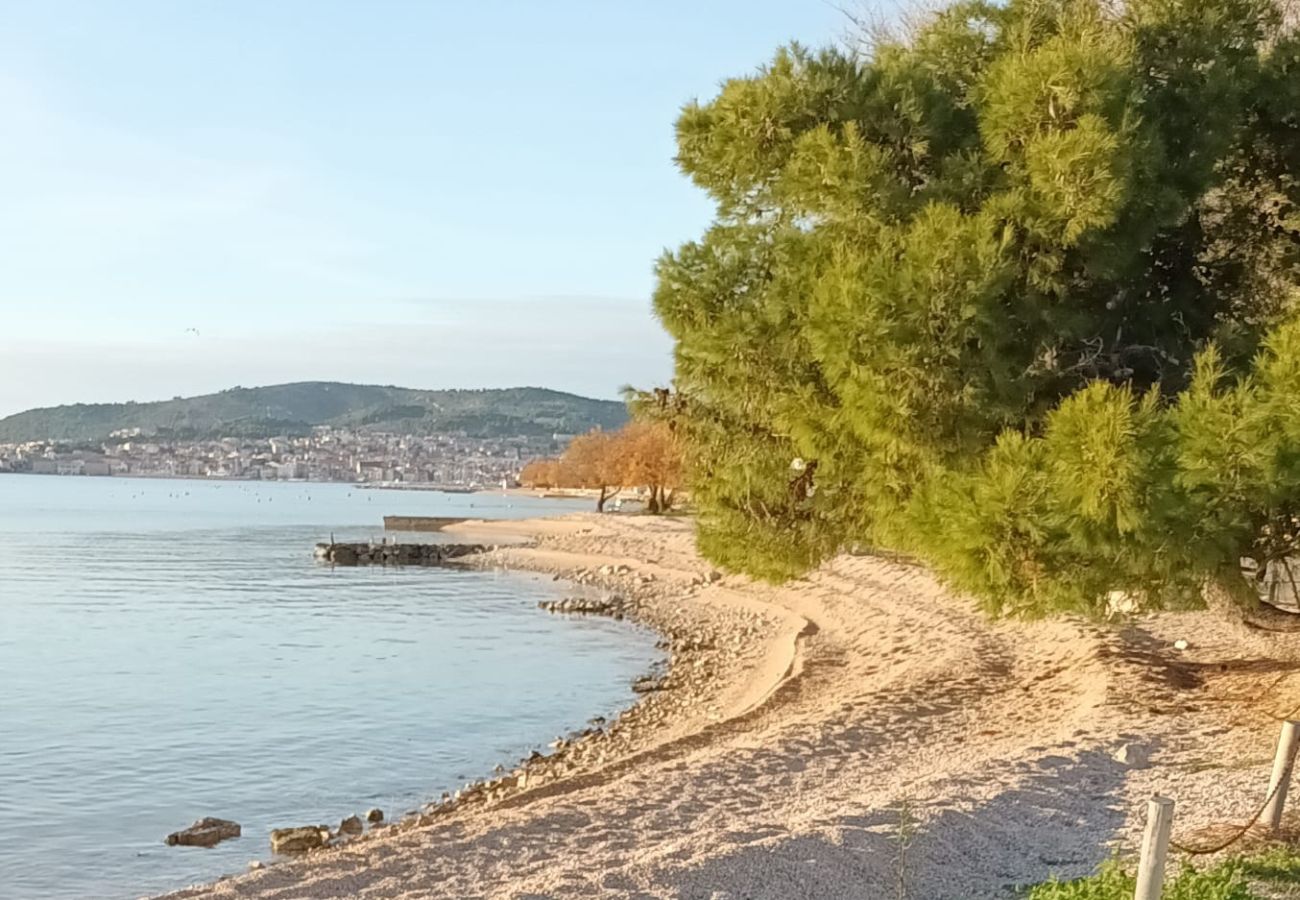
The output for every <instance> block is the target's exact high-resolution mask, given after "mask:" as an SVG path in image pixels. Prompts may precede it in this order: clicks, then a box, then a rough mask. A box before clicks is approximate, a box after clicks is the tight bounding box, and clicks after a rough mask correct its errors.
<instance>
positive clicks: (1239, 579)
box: [1202, 569, 1300, 632]
mask: <svg viewBox="0 0 1300 900" xmlns="http://www.w3.org/2000/svg"><path fill="white" fill-rule="evenodd" d="M1202 596H1203V597H1204V598H1205V606H1206V608H1207V609H1209V610H1210V612H1212V613H1215V614H1216V615H1218V616H1219V617H1221V618H1222V619H1223V620H1224V621H1225V622H1227V623H1229V624H1230V625H1232V626H1233V627H1236V628H1252V629H1255V630H1257V631H1277V632H1296V631H1300V616H1297V615H1295V614H1294V613H1289V612H1285V611H1283V610H1280V609H1278V608H1277V607H1276V606H1270V605H1268V604H1267V603H1261V602H1260V599H1259V594H1258V592H1257V591H1256V590H1255V587H1254V585H1252V584H1251V583H1250V582H1249V581H1247V580H1246V577H1245V576H1244V575H1242V573H1241V571H1240V570H1239V569H1237V570H1227V571H1224V572H1220V573H1219V574H1218V575H1217V576H1215V577H1213V578H1210V579H1208V580H1207V581H1206V582H1205V588H1204V592H1203V594H1202Z"/></svg>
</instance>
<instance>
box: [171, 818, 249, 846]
mask: <svg viewBox="0 0 1300 900" xmlns="http://www.w3.org/2000/svg"><path fill="white" fill-rule="evenodd" d="M240 833H241V831H240V828H239V823H238V822H231V821H230V820H229V819H214V818H212V817H211V816H205V817H204V818H202V819H199V820H198V821H197V822H195V823H194V824H193V825H191V826H190V827H189V828H186V829H183V830H181V831H173V832H172V833H171V834H169V835H167V846H169V847H175V846H178V845H179V846H182V847H215V846H216V845H217V844H219V843H220V842H221V841H224V840H229V839H230V838H237V837H239V835H240Z"/></svg>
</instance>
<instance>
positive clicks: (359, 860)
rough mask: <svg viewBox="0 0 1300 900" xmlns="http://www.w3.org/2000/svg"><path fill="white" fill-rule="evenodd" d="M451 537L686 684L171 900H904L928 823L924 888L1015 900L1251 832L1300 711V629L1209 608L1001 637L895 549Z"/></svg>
mask: <svg viewBox="0 0 1300 900" xmlns="http://www.w3.org/2000/svg"><path fill="white" fill-rule="evenodd" d="M451 530H452V531H453V533H455V534H457V536H458V538H459V539H463V540H467V541H468V540H473V541H476V542H482V543H486V544H493V543H496V544H498V546H497V548H496V549H495V550H493V551H491V552H489V553H487V554H484V555H483V556H481V557H475V558H473V561H472V563H471V564H472V565H474V566H477V567H483V568H494V567H501V568H509V569H513V570H523V571H531V572H535V573H540V574H549V575H551V576H552V577H554V578H560V577H565V576H568V577H570V578H572V579H573V580H574V581H575V582H576V583H578V584H580V585H583V586H584V588H585V590H586V592H587V595H603V594H609V593H611V592H616V593H618V594H621V595H622V596H623V598H624V601H623V603H621V604H619V605H618V606H617V607H611V608H610V609H609V611H610V612H617V613H619V614H621V615H623V616H624V617H626V618H629V619H635V620H637V621H640V622H642V623H643V624H646V625H648V626H650V627H654V628H655V629H656V630H662V632H663V633H667V634H671V635H674V637H672V638H670V639H669V640H670V641H671V644H672V646H671V649H672V651H673V665H672V667H671V668H670V670H669V672H668V675H667V676H666V678H665V680H664V682H665V683H664V685H663V688H664V689H663V690H652V691H650V692H648V693H647V694H645V695H644V696H643V697H642V699H641V700H640V701H639V702H637V703H636V704H634V705H633V706H632V707H630V708H629V709H628V710H626V711H625V712H623V713H622V714H621V715H620V716H619V717H618V718H617V720H616V721H615V722H614V723H613V724H612V725H610V726H609V727H608V728H607V729H602V730H600V731H599V732H596V733H593V734H586V735H584V736H581V737H580V738H579V739H576V740H573V741H571V742H567V743H565V744H563V745H561V746H560V747H559V748H558V749H557V752H555V753H553V754H550V755H548V756H546V757H543V758H542V759H541V760H536V759H535V760H533V761H532V763H531V764H529V765H528V766H522V767H519V768H518V769H516V770H513V771H508V772H502V773H499V774H498V775H497V776H495V777H492V778H489V779H488V780H487V785H486V786H484V785H482V784H480V785H479V786H478V787H476V788H472V789H471V790H470V792H469V794H462V796H461V798H460V799H458V800H455V801H454V802H452V803H446V804H435V805H434V806H432V807H431V808H426V809H425V810H424V811H423V812H421V813H420V814H419V815H417V816H413V817H411V818H409V819H405V820H401V821H399V822H398V823H396V824H395V825H393V826H392V827H391V828H388V829H385V830H382V831H379V832H377V833H374V834H367V835H366V836H365V837H364V838H361V839H358V840H355V841H352V842H350V843H347V844H345V845H343V846H340V847H338V848H332V849H327V850H323V851H317V852H314V853H312V854H309V855H308V856H306V857H304V858H300V859H291V860H284V861H277V862H276V863H275V864H272V865H270V866H268V867H267V868H265V869H262V870H259V871H256V872H252V873H250V874H247V875H240V876H235V877H230V878H226V879H223V880H221V881H218V882H215V883H212V884H208V885H198V886H194V887H191V888H186V889H183V890H180V891H176V892H173V893H171V894H167V895H164V896H165V897H167V898H169V900H182V898H200V897H202V898H235V897H238V898H258V900H291V898H301V897H305V896H311V897H373V898H408V897H409V898H416V897H421V898H425V897H464V896H491V897H516V896H520V897H522V896H547V897H570V896H574V897H577V896H590V895H592V894H593V893H597V894H600V895H602V896H638V897H683V896H687V897H697V896H698V897H710V896H716V897H742V896H743V897H748V898H761V900H769V898H770V900H778V898H780V900H786V898H790V897H809V898H816V897H836V896H844V895H855V896H866V897H874V896H884V895H886V894H890V895H892V891H893V885H894V883H895V880H896V878H897V871H896V870H897V859H896V856H897V854H896V840H895V839H894V835H895V834H896V832H897V830H898V828H899V827H900V826H899V822H900V817H901V816H902V815H903V811H904V810H906V815H907V817H908V819H909V820H911V821H913V822H914V823H915V825H914V827H915V829H916V837H915V840H914V843H913V847H912V849H911V850H909V859H908V866H909V872H908V873H907V877H908V879H909V889H910V890H911V891H912V892H913V894H914V895H917V896H926V897H929V898H931V900H982V898H990V900H993V898H1002V897H1006V896H1009V894H1008V890H1009V886H1012V885H1025V884H1029V883H1033V882H1036V881H1040V880H1043V879H1045V878H1046V877H1048V876H1049V875H1052V874H1057V875H1061V876H1063V877H1075V876H1079V875H1083V874H1087V873H1089V872H1090V871H1091V870H1092V869H1093V868H1094V867H1095V866H1096V864H1098V863H1100V862H1101V861H1103V860H1104V859H1106V858H1108V857H1109V856H1110V855H1111V854H1112V852H1113V847H1114V846H1115V845H1116V844H1117V843H1118V844H1120V845H1122V846H1124V847H1127V848H1132V847H1135V846H1136V845H1137V842H1138V841H1139V840H1140V835H1141V827H1142V815H1143V810H1144V805H1143V804H1144V800H1145V798H1146V797H1147V796H1150V794H1152V793H1155V792H1160V793H1165V794H1169V795H1172V796H1174V797H1176V798H1177V799H1178V801H1179V804H1180V807H1179V820H1178V822H1177V824H1176V828H1175V831H1176V835H1175V836H1176V837H1179V838H1182V839H1184V840H1186V839H1188V838H1189V837H1190V838H1191V839H1192V840H1193V841H1194V840H1195V834H1196V831H1197V829H1202V828H1206V827H1211V826H1215V825H1220V824H1223V823H1227V822H1233V821H1237V820H1244V819H1245V818H1246V817H1248V816H1249V814H1250V813H1251V812H1253V810H1254V808H1255V807H1256V805H1257V804H1258V802H1259V799H1260V792H1261V790H1262V788H1263V786H1264V785H1265V784H1266V782H1267V776H1268V769H1269V762H1270V759H1271V752H1272V744H1273V742H1274V741H1275V740H1276V734H1275V732H1274V722H1273V718H1272V716H1273V714H1274V713H1276V712H1278V711H1284V710H1286V709H1289V708H1291V707H1294V706H1295V705H1297V704H1298V703H1300V678H1296V679H1288V678H1287V677H1286V675H1287V673H1289V672H1293V671H1295V672H1300V636H1282V637H1278V636H1272V637H1265V636H1261V635H1251V634H1243V633H1234V634H1227V633H1224V632H1225V630H1224V629H1223V628H1222V627H1221V622H1219V621H1218V620H1216V619H1214V618H1213V617H1211V616H1208V615H1206V614H1203V613H1183V614H1174V613H1166V614H1160V615H1153V616H1146V617H1143V618H1141V619H1138V620H1135V621H1134V622H1132V623H1128V624H1126V625H1122V626H1107V625H1101V624H1098V623H1092V622H1084V621H1081V620H1073V619H1072V620H1060V619H1058V620H1051V621H1041V622H1028V623H1025V622H997V623H994V622H989V621H988V620H987V619H985V618H984V617H983V616H982V615H980V614H978V613H977V612H976V611H975V609H974V607H973V604H971V603H970V602H969V601H967V600H965V599H964V598H960V597H954V596H953V595H951V594H950V593H949V592H947V591H946V590H945V589H944V588H942V586H940V585H938V584H937V583H936V582H935V581H934V580H933V578H932V577H931V576H930V575H929V574H928V573H927V572H925V571H924V570H922V569H920V568H918V567H915V566H912V565H908V564H906V563H902V562H899V561H891V560H885V559H880V558H874V557H849V556H841V557H838V558H836V559H835V560H833V561H831V562H830V563H828V564H827V565H825V566H823V567H822V568H821V569H819V570H818V571H817V572H815V573H811V574H810V575H809V576H808V577H806V578H804V579H799V580H797V581H795V582H792V583H790V584H787V585H780V586H772V585H766V584H760V583H756V582H752V581H750V580H749V579H745V578H742V577H738V576H727V577H719V576H716V575H715V574H714V573H713V572H712V570H711V568H710V567H709V566H708V565H707V564H706V563H705V562H704V561H703V560H701V559H700V558H699V557H698V555H696V553H695V550H694V544H693V529H692V526H691V523H690V522H689V521H688V520H682V519H680V518H667V519H665V518H656V517H647V516H603V517H602V516H597V515H595V514H592V513H579V514H572V515H568V516H564V517H560V518H550V519H533V520H520V521H502V522H467V523H463V524H460V525H456V526H451ZM506 538H510V539H518V538H526V539H528V540H529V541H530V543H528V544H526V545H517V544H516V545H511V544H503V543H502V542H503V540H504V539H506ZM539 614H545V613H540V612H539ZM1179 639H1186V640H1188V641H1189V642H1190V649H1188V650H1186V651H1179V650H1176V649H1175V648H1174V642H1175V641H1176V640H1179ZM1278 673H1282V674H1281V675H1279V674H1278ZM521 775H523V776H525V778H524V783H523V785H522V786H521V785H520V784H519V778H520V776H521ZM506 779H510V780H511V781H510V782H509V783H507V781H506ZM286 824H291V823H286ZM871 885H876V888H874V889H873V888H872V887H871ZM873 891H874V892H873Z"/></svg>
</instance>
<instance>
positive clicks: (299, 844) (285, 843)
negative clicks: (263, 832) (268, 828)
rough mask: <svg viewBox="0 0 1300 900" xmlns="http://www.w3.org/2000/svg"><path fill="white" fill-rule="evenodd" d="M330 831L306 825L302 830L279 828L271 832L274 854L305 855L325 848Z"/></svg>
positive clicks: (322, 827)
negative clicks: (309, 851) (310, 851)
mask: <svg viewBox="0 0 1300 900" xmlns="http://www.w3.org/2000/svg"><path fill="white" fill-rule="evenodd" d="M329 834H330V831H329V829H328V828H325V827H324V826H321V825H304V826H302V827H301V828H277V829H275V830H274V831H272V832H271V852H272V853H305V852H306V851H308V850H315V849H317V848H319V847H324V846H325V842H326V841H328V840H329Z"/></svg>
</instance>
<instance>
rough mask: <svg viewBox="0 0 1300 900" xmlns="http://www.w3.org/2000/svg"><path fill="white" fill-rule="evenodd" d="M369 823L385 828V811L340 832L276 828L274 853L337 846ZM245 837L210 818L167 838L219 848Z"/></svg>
mask: <svg viewBox="0 0 1300 900" xmlns="http://www.w3.org/2000/svg"><path fill="white" fill-rule="evenodd" d="M367 822H368V823H369V824H370V827H371V829H372V830H373V829H375V828H382V827H384V811H383V810H381V809H372V810H370V811H368V812H367V813H366V817H365V820H364V821H362V818H361V817H360V816H348V817H347V818H346V819H344V820H343V821H342V822H340V823H339V827H338V828H330V827H329V826H328V825H302V826H299V827H295V828H276V829H275V830H273V831H272V832H271V852H272V853H304V852H306V851H308V850H317V849H319V848H321V847H325V846H329V845H331V844H337V843H340V842H342V841H346V840H349V839H351V838H354V837H357V836H358V835H360V834H361V833H362V832H364V831H365V830H366V823H367ZM242 833H243V829H241V828H240V826H239V823H238V822H232V821H230V820H229V819H214V818H212V817H211V816H208V817H205V818H202V819H199V820H198V821H197V822H195V823H194V824H193V825H191V826H190V827H189V828H182V829H181V830H180V831H173V832H172V833H171V834H169V835H167V844H168V846H171V847H215V846H216V845H217V844H219V843H221V842H222V841H228V840H230V839H232V838H237V837H239V836H240V835H241V834H242Z"/></svg>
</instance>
